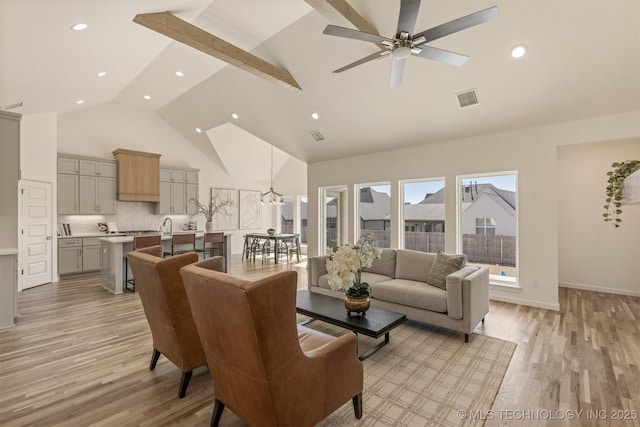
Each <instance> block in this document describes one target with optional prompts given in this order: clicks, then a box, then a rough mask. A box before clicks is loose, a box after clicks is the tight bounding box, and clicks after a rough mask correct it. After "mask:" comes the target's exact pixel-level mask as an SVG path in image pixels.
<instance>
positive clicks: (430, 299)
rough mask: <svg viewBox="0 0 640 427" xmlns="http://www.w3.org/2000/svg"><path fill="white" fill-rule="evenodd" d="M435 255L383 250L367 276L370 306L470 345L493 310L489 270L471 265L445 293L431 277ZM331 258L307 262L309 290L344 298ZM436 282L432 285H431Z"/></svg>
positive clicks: (449, 283)
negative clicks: (332, 277) (334, 282)
mask: <svg viewBox="0 0 640 427" xmlns="http://www.w3.org/2000/svg"><path fill="white" fill-rule="evenodd" d="M435 259H436V254H433V253H426V252H416V251H409V250H402V249H384V250H383V251H382V256H381V258H380V259H376V260H375V261H374V262H373V265H372V266H371V267H370V268H368V269H365V270H364V271H363V272H362V281H363V282H366V283H368V284H369V286H370V291H371V306H372V307H380V308H384V309H387V310H392V311H396V312H399V313H405V314H406V315H407V318H409V319H413V320H418V321H420V322H424V323H429V324H432V325H436V326H441V327H444V328H447V329H453V330H456V331H459V332H463V333H464V338H465V342H468V341H469V335H471V333H472V332H473V330H474V328H475V327H476V326H477V325H478V323H480V322H481V321H484V316H485V315H486V314H487V313H488V312H489V269H487V268H486V267H476V266H469V265H466V258H465V259H464V260H463V264H462V265H463V267H462V268H461V269H459V270H457V271H455V272H453V273H451V274H449V275H448V276H446V284H445V283H444V282H443V283H442V285H443V287H444V288H445V289H441V288H439V287H436V286H432V285H430V284H428V283H427V279H428V278H429V280H430V281H432V280H431V277H432V276H431V277H430V275H429V273H430V270H431V267H432V265H433V263H434V261H435ZM326 262H327V257H326V255H321V256H316V257H311V258H310V259H309V260H308V263H307V270H308V278H309V280H308V289H309V291H310V292H317V293H320V294H324V295H330V296H334V297H336V298H344V292H342V291H334V290H332V289H331V286H330V285H329V277H328V275H327V267H326ZM432 282H433V281H432Z"/></svg>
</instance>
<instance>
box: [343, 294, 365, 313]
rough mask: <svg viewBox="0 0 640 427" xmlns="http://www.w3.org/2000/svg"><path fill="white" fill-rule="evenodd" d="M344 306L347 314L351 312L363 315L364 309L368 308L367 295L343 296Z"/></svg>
mask: <svg viewBox="0 0 640 427" xmlns="http://www.w3.org/2000/svg"><path fill="white" fill-rule="evenodd" d="M344 306H345V308H346V309H347V314H349V315H350V314H351V313H352V312H354V313H356V314H359V313H362V315H364V313H365V311H367V310H369V297H350V296H346V297H345V298H344Z"/></svg>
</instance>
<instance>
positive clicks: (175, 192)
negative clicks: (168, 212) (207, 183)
mask: <svg viewBox="0 0 640 427" xmlns="http://www.w3.org/2000/svg"><path fill="white" fill-rule="evenodd" d="M185 190H186V188H185V184H182V183H172V184H171V204H172V206H173V207H172V213H174V214H184V213H187V201H186V197H187V194H186V191H185Z"/></svg>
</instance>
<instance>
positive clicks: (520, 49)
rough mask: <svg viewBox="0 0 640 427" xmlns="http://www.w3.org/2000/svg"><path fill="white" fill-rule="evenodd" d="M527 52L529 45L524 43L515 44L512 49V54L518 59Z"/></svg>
mask: <svg viewBox="0 0 640 427" xmlns="http://www.w3.org/2000/svg"><path fill="white" fill-rule="evenodd" d="M525 53H527V46H525V45H523V44H519V45H518V46H515V47H514V48H513V49H511V56H512V57H513V58H516V59H517V58H522V57H523V56H524V54H525Z"/></svg>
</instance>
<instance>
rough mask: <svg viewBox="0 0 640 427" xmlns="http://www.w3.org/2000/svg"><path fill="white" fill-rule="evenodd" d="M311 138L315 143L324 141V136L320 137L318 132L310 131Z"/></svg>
mask: <svg viewBox="0 0 640 427" xmlns="http://www.w3.org/2000/svg"><path fill="white" fill-rule="evenodd" d="M311 136H312V137H313V139H315V140H316V141H324V136H322V134H321V133H320V131H319V130H312V131H311Z"/></svg>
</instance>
